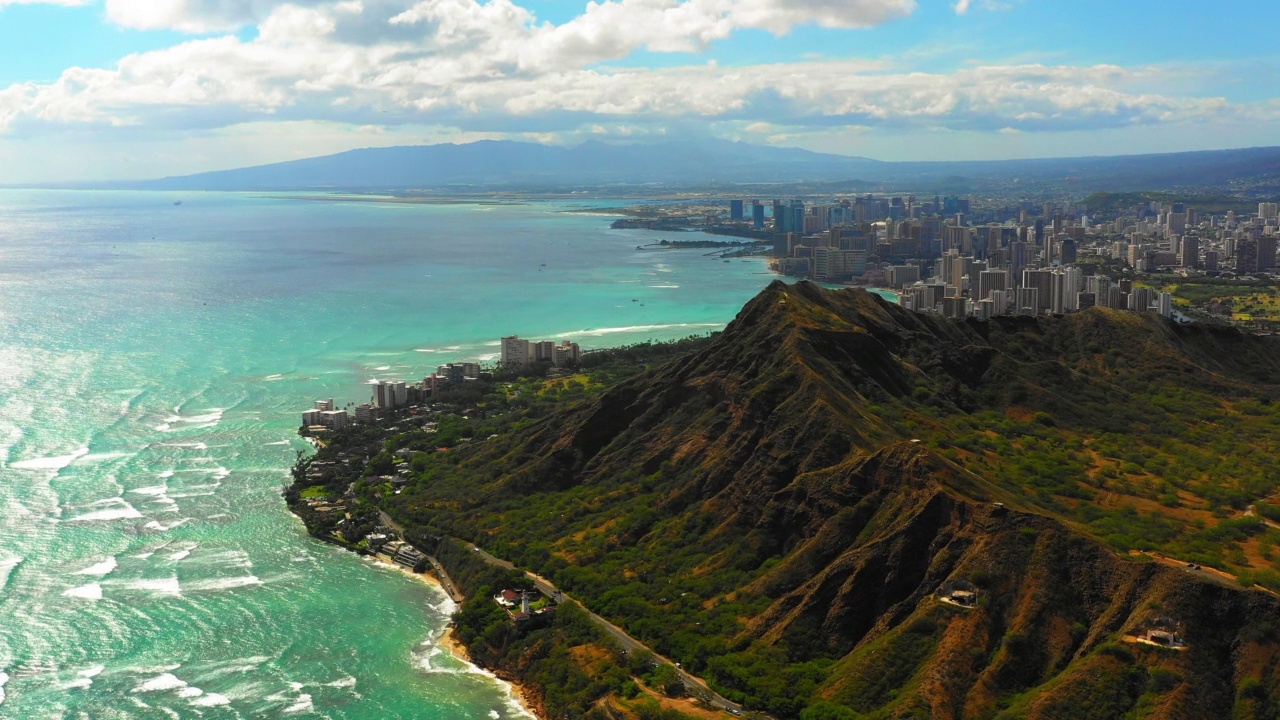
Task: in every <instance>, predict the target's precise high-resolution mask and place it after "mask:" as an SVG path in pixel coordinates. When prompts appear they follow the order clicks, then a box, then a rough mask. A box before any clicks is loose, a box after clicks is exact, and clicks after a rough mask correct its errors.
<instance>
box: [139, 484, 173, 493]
mask: <svg viewBox="0 0 1280 720" xmlns="http://www.w3.org/2000/svg"><path fill="white" fill-rule="evenodd" d="M129 492H131V493H133V494H135V495H164V494H165V493H167V492H169V487H168V486H167V485H151V486H149V487H140V488H134V489H132V490H130V491H129Z"/></svg>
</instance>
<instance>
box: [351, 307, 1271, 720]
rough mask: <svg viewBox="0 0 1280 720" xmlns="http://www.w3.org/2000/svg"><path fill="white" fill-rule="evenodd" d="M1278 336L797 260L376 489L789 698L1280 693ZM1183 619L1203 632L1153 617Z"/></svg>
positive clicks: (656, 639)
mask: <svg viewBox="0 0 1280 720" xmlns="http://www.w3.org/2000/svg"><path fill="white" fill-rule="evenodd" d="M1278 351H1280V345H1277V343H1276V341H1275V340H1273V339H1272V338H1262V337H1254V336H1250V335H1246V334H1243V333H1240V332H1239V331H1236V330H1233V329H1229V328H1215V327H1209V326H1189V327H1183V326H1176V325H1173V324H1172V323H1169V322H1167V321H1165V320H1164V319H1162V318H1159V317H1157V316H1155V315H1147V314H1133V313H1122V312H1116V311H1109V310H1105V309H1098V308H1095V309H1090V310H1089V311H1086V312H1082V313H1078V314H1073V315H1069V316H1065V317H1047V318H998V319H995V320H992V321H990V322H977V321H967V322H956V321H950V320H945V319H941V318H933V317H926V316H921V315H916V314H913V313H909V312H906V311H904V310H902V309H901V308H898V307H896V306H892V305H889V304H887V303H885V302H884V301H882V300H880V299H878V298H877V297H875V296H873V295H871V294H868V293H865V292H862V291H828V290H823V289H821V288H819V287H817V286H814V285H811V284H808V283H801V284H799V285H795V286H787V285H784V284H782V283H775V284H773V285H771V286H770V287H769V288H767V289H766V290H765V291H764V292H763V293H761V295H760V296H758V297H757V298H756V299H754V300H753V301H752V302H751V303H750V304H748V306H747V307H746V308H744V310H743V311H742V312H741V313H740V314H739V316H738V318H737V319H735V321H734V322H733V323H732V324H730V326H729V327H728V328H727V329H726V330H725V331H724V332H723V333H722V334H720V335H719V336H717V337H716V338H715V339H714V340H712V341H709V342H708V343H707V344H706V345H705V346H704V347H700V348H699V349H697V350H696V351H695V352H692V353H690V354H688V355H686V356H684V357H681V358H679V359H676V360H673V361H671V362H668V363H666V364H665V365H662V366H660V367H657V368H654V369H651V370H650V371H648V372H646V373H644V374H642V375H639V376H635V377H631V378H630V379H626V380H623V381H621V382H618V383H616V384H613V385H610V386H608V387H607V388H606V387H604V386H601V387H599V388H597V389H593V390H592V391H591V392H584V393H583V396H582V397H580V398H579V399H577V400H575V401H573V402H570V403H567V405H568V406H567V407H566V408H565V409H563V410H559V411H555V412H552V413H550V414H549V415H547V416H546V417H543V418H541V419H538V420H521V421H519V422H513V423H511V424H510V425H509V426H508V427H507V428H506V429H504V430H502V431H501V432H500V433H499V434H500V436H499V437H497V438H494V439H491V440H488V441H486V442H483V443H476V444H475V445H474V446H473V447H470V448H467V449H465V450H462V451H453V452H448V453H439V452H436V453H429V454H426V455H421V456H418V457H417V458H416V459H415V460H414V461H413V468H414V472H413V475H414V480H413V482H411V483H410V484H409V485H408V486H407V487H406V488H405V489H404V490H403V491H402V492H401V494H399V495H388V496H385V497H375V494H377V488H376V487H375V485H374V483H373V481H372V480H365V481H361V482H360V483H358V484H357V490H358V492H360V493H362V494H363V495H364V497H365V498H366V499H368V500H369V501H371V502H377V503H379V504H380V505H381V506H382V507H383V508H385V509H386V510H387V511H388V512H389V513H390V514H391V515H392V516H393V517H395V518H396V519H397V520H398V521H399V522H401V523H403V524H405V525H406V526H407V527H409V528H412V529H413V532H415V533H417V535H418V536H419V537H421V538H423V539H424V542H433V541H434V542H439V543H441V544H442V545H443V546H446V547H452V546H453V545H451V544H450V543H452V542H453V541H451V540H448V539H447V538H449V537H453V538H462V539H465V540H466V541H469V542H475V543H477V544H479V545H480V546H482V547H484V548H485V549H486V550H489V551H490V552H492V553H494V554H495V555H498V556H500V557H505V558H508V559H510V560H512V561H514V562H516V563H517V564H518V565H520V566H522V567H524V568H528V569H531V570H534V571H536V572H538V573H540V574H542V575H544V576H546V577H548V578H550V579H551V580H553V581H554V582H555V583H557V584H558V585H559V586H560V587H561V588H562V589H565V590H567V591H569V592H570V593H572V594H573V595H574V596H575V597H577V598H578V599H579V600H580V601H582V602H583V604H584V605H587V606H588V607H590V608H591V609H592V610H594V611H596V612H598V613H600V614H602V615H604V616H605V617H607V618H609V619H610V620H612V621H614V622H616V623H617V624H619V625H621V626H622V627H624V628H625V629H626V630H627V631H628V632H630V633H631V634H632V635H634V636H636V637H638V638H640V639H642V640H644V641H645V642H647V643H649V644H650V645H651V646H652V647H654V648H655V649H657V650H658V651H659V652H661V653H663V654H665V655H667V656H668V657H671V658H672V659H674V660H677V661H679V662H681V663H682V664H683V665H684V667H685V668H686V669H689V670H690V671H692V672H695V673H696V674H698V675H700V676H702V677H703V678H705V679H706V680H708V681H709V682H710V683H711V684H712V685H713V687H714V688H715V689H716V690H718V691H719V692H721V693H722V694H724V695H725V696H726V697H729V698H731V699H735V700H737V701H741V702H743V703H744V704H745V705H746V706H747V707H749V708H753V709H759V710H763V711H766V712H769V713H771V714H773V715H775V716H778V717H783V718H793V717H799V718H803V719H804V720H824V719H826V718H842V719H843V718H860V717H867V718H917V717H918V718H924V717H931V718H994V717H1001V718H1004V717H1008V718H1014V717H1017V718H1023V717H1031V718H1080V717H1089V718H1129V717H1170V718H1172V717H1187V718H1200V717H1224V718H1227V717H1233V718H1274V717H1276V714H1277V711H1278V708H1280V705H1278V704H1277V700H1278V698H1277V690H1278V688H1280V676H1278V675H1277V672H1278V671H1277V667H1280V653H1278V652H1277V651H1278V650H1280V645H1277V641H1278V640H1280V637H1278V636H1277V632H1278V629H1277V627H1276V623H1277V621H1278V618H1280V614H1278V612H1280V603H1278V602H1277V600H1276V598H1275V596H1274V595H1273V594H1271V593H1270V592H1268V591H1266V590H1263V589H1253V590H1244V589H1242V588H1241V584H1243V585H1251V584H1253V583H1255V582H1257V583H1261V584H1263V585H1270V586H1273V587H1280V575H1277V574H1276V570H1277V566H1275V565H1274V564H1273V557H1274V552H1275V546H1276V544H1277V542H1280V535H1278V534H1277V532H1276V531H1275V530H1272V529H1271V528H1270V527H1269V526H1268V525H1267V521H1266V520H1265V519H1264V517H1265V516H1266V515H1268V514H1280V510H1277V509H1276V508H1274V507H1273V506H1271V505H1268V504H1265V503H1263V504H1261V505H1257V506H1256V508H1253V507H1252V506H1255V504H1256V503H1258V501H1260V500H1264V499H1265V498H1267V497H1269V496H1271V495H1273V494H1275V493H1276V492H1278V491H1280V474H1277V472H1276V471H1277V468H1278V464H1277V461H1276V460H1275V457H1276V450H1277V447H1276V440H1275V439H1274V438H1275V437H1276V436H1277V435H1276V431H1277V430H1278V429H1280V403H1277V400H1280V352H1278ZM415 442H417V443H418V445H417V446H424V445H426V446H429V445H431V443H429V442H426V443H423V442H421V441H420V439H415V438H414V437H413V434H412V433H409V434H403V435H401V436H398V438H397V439H394V441H389V442H388V443H387V444H386V450H387V451H388V452H392V451H394V450H396V449H398V447H401V446H409V444H411V443H415ZM376 461H377V459H376V458H375V462H376ZM1254 509H1256V510H1257V512H1254V511H1253V510H1254ZM1260 515H1261V516H1262V517H1260ZM433 539H434V540H433ZM1142 552H1147V553H1152V555H1144V554H1135V553H1142ZM1155 554H1159V555H1160V556H1162V557H1155ZM1170 557H1172V558H1176V559H1177V560H1176V562H1175V561H1174V560H1171V559H1169V558H1170ZM1187 563H1195V564H1198V565H1204V566H1206V567H1209V568H1219V569H1221V570H1222V571H1224V572H1223V573H1222V574H1220V575H1215V574H1212V573H1210V572H1202V571H1195V572H1188V571H1187V570H1189V569H1188V568H1185V567H1182V566H1184V565H1185V564H1187ZM1232 578H1238V579H1239V581H1240V584H1238V583H1237V581H1236V580H1233V579H1232ZM952 590H966V591H970V592H973V593H974V594H975V597H976V603H975V607H972V608H965V607H958V606H955V605H952V604H947V603H943V602H939V600H938V596H939V594H940V593H947V592H950V591H952ZM1166 627H1167V628H1174V629H1176V631H1177V632H1178V633H1179V634H1180V635H1181V636H1182V637H1184V638H1185V640H1186V644H1187V648H1186V649H1184V650H1171V649H1166V648H1159V647H1155V646H1152V645H1145V644H1138V643H1133V642H1125V641H1124V638H1125V637H1126V636H1133V635H1137V634H1141V633H1143V632H1144V631H1146V630H1149V629H1153V628H1166ZM606 645H607V643H606ZM606 651H608V649H607V648H606ZM496 654H500V653H496V652H495V655H496ZM570 655H571V654H570ZM601 662H603V661H601ZM624 665H625V661H623V660H621V659H620V658H616V657H615V658H614V661H611V662H610V663H608V667H610V668H618V667H622V666H624ZM578 667H579V668H581V667H585V665H584V664H583V663H578ZM610 672H617V671H616V670H611V671H610ZM588 674H589V673H588ZM621 675H625V673H621ZM620 682H621V681H620ZM615 689H616V688H613V687H611V686H610V685H609V684H608V683H604V684H602V685H601V686H600V687H599V688H598V690H597V691H596V692H594V696H600V695H602V694H607V693H609V692H611V691H613V690H615ZM592 707H593V706H592V705H590V704H584V705H582V706H581V707H579V708H577V709H576V710H575V711H574V712H575V713H576V712H588V711H593V710H592V709H591V708H592ZM595 707H596V708H597V710H595V711H598V708H599V706H595Z"/></svg>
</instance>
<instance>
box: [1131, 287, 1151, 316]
mask: <svg viewBox="0 0 1280 720" xmlns="http://www.w3.org/2000/svg"><path fill="white" fill-rule="evenodd" d="M1155 301H1156V291H1155V290H1152V289H1151V288H1149V287H1139V288H1134V289H1133V292H1132V293H1129V309H1130V310H1133V311H1135V312H1148V311H1150V310H1151V306H1152V305H1153V304H1154V303H1155Z"/></svg>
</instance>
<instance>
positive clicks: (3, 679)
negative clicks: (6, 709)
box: [0, 672, 9, 705]
mask: <svg viewBox="0 0 1280 720" xmlns="http://www.w3.org/2000/svg"><path fill="white" fill-rule="evenodd" d="M8 682H9V675H8V673H5V672H0V705H3V704H4V698H5V695H4V686H5V685H6V684H8Z"/></svg>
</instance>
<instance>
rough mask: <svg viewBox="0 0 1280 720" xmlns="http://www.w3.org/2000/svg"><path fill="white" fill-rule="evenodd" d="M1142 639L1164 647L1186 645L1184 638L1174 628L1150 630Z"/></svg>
mask: <svg viewBox="0 0 1280 720" xmlns="http://www.w3.org/2000/svg"><path fill="white" fill-rule="evenodd" d="M1142 639H1144V640H1146V641H1147V642H1149V643H1152V644H1153V645H1163V646H1164V647H1171V648H1176V647H1181V646H1182V645H1184V643H1183V642H1182V638H1180V637H1178V634H1177V633H1176V632H1173V631H1172V630H1148V631H1147V632H1146V633H1145V634H1144V635H1142Z"/></svg>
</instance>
